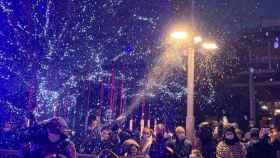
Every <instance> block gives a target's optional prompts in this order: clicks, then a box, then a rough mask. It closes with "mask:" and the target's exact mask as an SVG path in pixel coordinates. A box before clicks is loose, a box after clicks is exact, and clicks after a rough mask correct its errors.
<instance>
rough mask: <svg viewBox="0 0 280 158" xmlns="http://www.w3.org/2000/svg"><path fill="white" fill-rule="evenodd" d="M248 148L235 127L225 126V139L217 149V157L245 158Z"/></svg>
mask: <svg viewBox="0 0 280 158" xmlns="http://www.w3.org/2000/svg"><path fill="white" fill-rule="evenodd" d="M245 157H246V149H245V147H244V146H243V145H242V144H241V143H240V140H239V139H238V137H237V135H236V133H235V129H234V127H233V126H231V125H226V126H225V127H224V134H223V140H222V141H221V142H219V144H218V146H217V149H216V158H245Z"/></svg>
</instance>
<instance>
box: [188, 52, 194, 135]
mask: <svg viewBox="0 0 280 158" xmlns="http://www.w3.org/2000/svg"><path fill="white" fill-rule="evenodd" d="M194 53H195V49H194V48H193V47H190V48H189V51H188V64H187V90H188V91H187V105H186V106H187V107H186V109H187V116H186V132H187V133H186V134H187V136H188V137H189V138H191V137H192V136H193V132H194V120H195V118H194Z"/></svg>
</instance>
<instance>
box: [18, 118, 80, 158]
mask: <svg viewBox="0 0 280 158" xmlns="http://www.w3.org/2000/svg"><path fill="white" fill-rule="evenodd" d="M69 132H71V131H70V130H69V128H68V126H67V123H66V122H65V120H64V119H63V118H61V117H53V118H51V119H49V120H46V121H44V122H43V123H41V124H39V125H35V126H33V127H31V128H29V129H27V130H26V131H24V133H23V134H22V135H20V138H21V141H23V142H25V143H28V142H31V146H30V149H29V150H28V151H26V152H23V153H22V155H21V157H28V158H39V157H40V158H51V157H67V158H76V149H75V146H74V143H72V141H70V139H69V138H68V136H69Z"/></svg>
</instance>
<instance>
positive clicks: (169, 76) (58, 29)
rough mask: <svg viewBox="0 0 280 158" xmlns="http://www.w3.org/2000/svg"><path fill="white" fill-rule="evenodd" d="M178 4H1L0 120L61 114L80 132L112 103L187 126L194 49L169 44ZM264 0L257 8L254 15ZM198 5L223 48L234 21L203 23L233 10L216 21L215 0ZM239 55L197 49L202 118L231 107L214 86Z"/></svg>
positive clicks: (36, 0)
mask: <svg viewBox="0 0 280 158" xmlns="http://www.w3.org/2000/svg"><path fill="white" fill-rule="evenodd" d="M174 3H176V2H173V1H167V0H166V1H162V0H154V1H151V2H149V1H145V2H144V1H133V2H132V1H125V0H104V1H91V0H81V1H77V0H71V1H67V0H59V1H55V0H17V1H16V0H13V1H8V0H2V1H0V26H1V29H0V41H1V42H0V72H1V75H0V82H1V85H0V94H1V95H0V96H1V98H0V101H1V104H2V105H3V109H6V110H5V111H3V112H2V113H4V114H5V115H1V117H4V116H5V117H8V119H10V120H17V121H20V120H23V119H17V118H22V114H23V113H26V111H34V112H36V116H37V117H38V118H40V119H44V118H48V117H50V116H54V115H61V116H64V117H65V118H66V119H67V121H68V122H69V123H70V124H71V126H72V127H73V128H75V127H79V126H83V124H84V122H85V120H86V117H87V116H88V115H89V114H88V111H90V112H91V113H93V114H95V115H97V114H99V113H101V114H102V113H104V111H106V110H107V109H111V110H112V112H113V115H114V116H113V117H118V116H120V115H122V114H124V113H125V114H127V115H129V117H132V118H136V119H137V118H138V119H139V118H140V117H141V115H142V114H140V113H141V112H143V113H145V117H146V118H150V119H155V118H156V119H159V120H162V121H171V122H175V123H176V124H183V123H182V122H183V121H184V119H182V118H184V116H185V112H184V104H185V99H184V98H185V95H186V88H185V87H186V85H185V84H186V81H185V74H186V70H185V68H184V67H185V63H186V61H185V57H186V54H187V52H185V51H183V50H177V49H175V48H172V47H170V46H169V45H168V44H166V43H165V40H163V39H164V37H163V36H164V35H165V31H166V27H165V25H167V24H169V23H170V21H171V22H172V20H170V19H172V17H174V16H175V14H176V13H175V12H176V8H174ZM159 4H160V5H159ZM220 5H221V6H222V7H224V8H227V6H229V5H233V4H229V3H228V2H227V3H224V2H223V3H220ZM260 5H261V4H260V3H257V4H256V5H255V4H254V5H251V8H250V10H251V11H250V12H249V14H248V16H253V15H255V13H256V10H257V9H258V6H260ZM175 7H176V5H175ZM195 7H196V8H197V10H198V11H197V12H198V13H196V14H195V17H196V18H197V20H196V23H197V24H198V25H199V27H198V28H199V29H200V30H201V32H203V34H205V35H207V36H213V38H214V39H217V42H219V43H220V44H221V45H222V44H224V43H225V40H224V39H225V38H226V36H227V35H228V34H229V32H230V30H231V29H228V27H229V26H228V25H226V26H223V27H215V25H212V27H210V28H211V29H209V30H207V29H208V25H204V23H207V22H209V23H210V24H211V22H210V20H212V19H216V20H228V16H229V15H230V13H229V14H226V15H225V17H221V18H223V19H219V18H216V17H214V16H216V14H217V10H214V11H213V12H211V13H210V14H208V13H207V15H206V12H205V10H207V7H209V6H208V3H206V2H203V1H201V4H200V2H199V1H197V2H196V3H195ZM210 7H211V5H210ZM246 11H247V10H246ZM233 12H235V11H233ZM243 12H244V10H243ZM239 13H240V12H239ZM209 16H213V17H210V18H208V17H209ZM245 17H246V16H245ZM208 19H209V20H208ZM203 20H205V21H204V22H202V21H203ZM230 20H232V22H233V23H234V24H236V25H234V26H233V27H234V29H235V28H237V27H239V28H242V27H243V26H244V25H242V26H237V24H238V23H239V22H240V23H241V22H244V21H245V20H244V19H238V18H234V17H232V18H231V19H230ZM218 23H220V22H218ZM217 25H218V24H217ZM213 28H215V29H213ZM216 28H218V29H216ZM205 30H207V31H205ZM225 30H227V31H225ZM277 41H278V40H277ZM275 46H277V45H275ZM234 51H235V50H230V51H229V53H226V54H223V53H222V52H219V51H217V52H211V53H209V52H204V51H202V50H199V51H198V52H197V56H196V62H195V64H196V70H195V73H196V75H195V80H196V93H195V97H196V99H195V100H196V101H195V102H196V105H197V107H198V108H199V110H200V111H199V113H200V114H201V115H204V114H206V113H207V114H209V112H210V114H209V115H211V113H212V114H215V113H216V112H217V111H222V110H221V109H222V108H227V107H228V106H229V105H224V104H223V101H224V100H226V99H225V97H222V96H223V95H225V94H223V90H224V89H226V88H224V87H223V86H217V85H223V83H224V80H223V79H224V78H226V77H228V76H231V75H233V74H234V72H235V71H236V70H234V67H235V65H237V64H238V62H239V61H238V59H236V60H235V54H234ZM225 75H227V76H225ZM229 93H230V92H229ZM233 98H234V97H233ZM223 99H224V100H223ZM222 104H223V105H222ZM226 104H227V103H226ZM174 113H178V114H179V115H176V116H174ZM216 114H217V113H216ZM224 114H225V113H224V112H223V113H222V112H221V113H218V114H217V115H219V117H222V116H223V115H224ZM170 116H172V117H170ZM203 117H204V116H203ZM205 117H206V115H205ZM168 118H172V119H171V120H170V119H168ZM201 119H203V118H201ZM180 120H181V121H180Z"/></svg>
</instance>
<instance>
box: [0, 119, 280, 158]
mask: <svg viewBox="0 0 280 158" xmlns="http://www.w3.org/2000/svg"><path fill="white" fill-rule="evenodd" d="M11 129H12V128H11V126H10V124H9V123H6V124H5V125H4V128H2V129H1V135H0V148H2V149H3V148H6V149H19V150H20V157H22V158H27V157H28V158H41V157H42V158H55V157H60V158H65V157H67V158H76V157H77V153H84V154H92V155H96V156H99V157H107V158H110V157H127V158H140V157H141V158H148V157H150V158H215V157H216V158H277V157H279V156H280V155H279V151H280V140H279V134H278V129H277V128H275V127H273V128H271V127H270V128H269V126H267V127H262V128H251V129H250V130H249V131H248V132H246V133H245V132H242V131H241V130H240V129H239V128H238V126H237V125H236V124H230V123H227V124H221V125H219V126H213V125H212V124H211V123H209V122H203V123H201V124H200V125H199V126H198V128H197V130H196V131H195V132H194V133H193V137H192V138H188V137H187V136H186V131H185V129H184V128H183V127H181V126H178V127H176V128H175V129H174V132H173V133H172V132H169V131H170V130H167V129H166V127H165V125H164V124H162V123H159V124H157V125H156V127H155V128H154V130H152V129H150V128H144V129H143V130H142V131H141V132H140V131H136V130H128V129H124V128H121V126H118V125H117V124H116V125H112V126H102V127H101V126H100V124H99V123H98V120H96V119H93V120H90V123H89V127H88V129H87V131H86V132H84V133H83V135H79V136H77V135H74V136H73V135H71V133H72V131H71V130H70V129H69V128H68V126H67V124H66V122H65V120H64V119H63V118H61V117H54V118H51V119H49V120H46V121H43V122H42V123H40V124H36V125H34V126H31V127H29V128H26V129H23V130H20V131H17V132H13V130H11ZM78 137H79V139H77V138H78ZM74 144H75V145H74ZM0 157H1V158H2V157H3V158H4V157H5V158H7V157H9V156H5V155H1V156H0Z"/></svg>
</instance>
